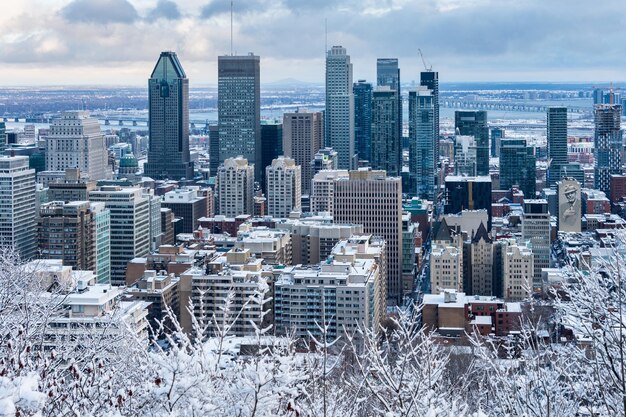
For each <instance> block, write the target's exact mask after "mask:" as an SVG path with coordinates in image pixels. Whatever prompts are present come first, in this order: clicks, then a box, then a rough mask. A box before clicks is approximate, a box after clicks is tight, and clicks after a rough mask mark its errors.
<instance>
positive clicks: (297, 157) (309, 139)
mask: <svg viewBox="0 0 626 417" xmlns="http://www.w3.org/2000/svg"><path fill="white" fill-rule="evenodd" d="M282 140H283V145H282V148H283V155H285V156H287V157H290V158H293V160H294V161H295V163H296V165H299V166H300V167H301V170H302V193H303V194H309V192H310V191H311V179H312V178H313V172H312V167H311V162H312V161H313V160H314V159H315V154H317V151H319V150H320V148H321V147H322V143H324V121H323V118H322V113H320V112H311V113H310V112H307V111H301V110H299V111H297V112H296V113H285V114H284V115H283V137H282Z"/></svg>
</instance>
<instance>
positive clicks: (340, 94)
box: [324, 46, 355, 169]
mask: <svg viewBox="0 0 626 417" xmlns="http://www.w3.org/2000/svg"><path fill="white" fill-rule="evenodd" d="M324 126H325V128H324V132H325V135H324V140H325V145H326V146H330V147H332V148H333V149H334V150H335V151H337V155H338V156H339V168H340V169H351V168H353V167H354V162H355V161H354V158H355V149H354V94H353V93H352V64H351V63H350V55H348V54H347V53H346V48H344V47H342V46H333V47H332V48H331V49H330V50H329V51H328V53H327V55H326V110H325V113H324Z"/></svg>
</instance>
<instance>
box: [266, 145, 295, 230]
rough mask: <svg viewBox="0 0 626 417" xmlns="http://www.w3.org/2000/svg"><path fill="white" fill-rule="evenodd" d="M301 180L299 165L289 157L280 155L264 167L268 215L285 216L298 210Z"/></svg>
mask: <svg viewBox="0 0 626 417" xmlns="http://www.w3.org/2000/svg"><path fill="white" fill-rule="evenodd" d="M301 180H302V172H301V167H300V165H296V162H295V161H294V160H293V159H291V158H285V157H283V156H280V157H278V158H276V159H274V160H273V161H272V165H270V166H268V167H266V168H265V181H266V182H267V194H266V197H267V213H268V214H269V215H270V216H273V217H282V218H286V217H289V214H290V213H291V212H292V211H300V209H301V206H300V200H301V198H302V183H301Z"/></svg>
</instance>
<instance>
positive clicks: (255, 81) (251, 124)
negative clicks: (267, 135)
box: [217, 54, 265, 178]
mask: <svg viewBox="0 0 626 417" xmlns="http://www.w3.org/2000/svg"><path fill="white" fill-rule="evenodd" d="M217 72H218V74H217V78H218V80H217V84H218V86H217V113H218V126H219V136H220V161H224V160H225V159H227V158H236V157H237V156H243V157H244V158H246V159H247V160H248V163H249V164H254V176H255V178H261V177H262V172H263V170H264V168H265V167H263V166H262V165H263V164H262V162H261V160H262V155H261V153H262V152H261V58H260V57H259V56H257V55H253V54H248V55H241V56H235V55H226V56H220V57H218V58H217Z"/></svg>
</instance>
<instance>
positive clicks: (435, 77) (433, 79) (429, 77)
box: [420, 71, 439, 165]
mask: <svg viewBox="0 0 626 417" xmlns="http://www.w3.org/2000/svg"><path fill="white" fill-rule="evenodd" d="M420 85H422V86H424V87H426V88H428V89H429V90H430V91H432V95H433V107H434V123H433V127H434V129H435V165H436V164H438V163H439V73H438V72H436V71H422V72H421V73H420Z"/></svg>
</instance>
